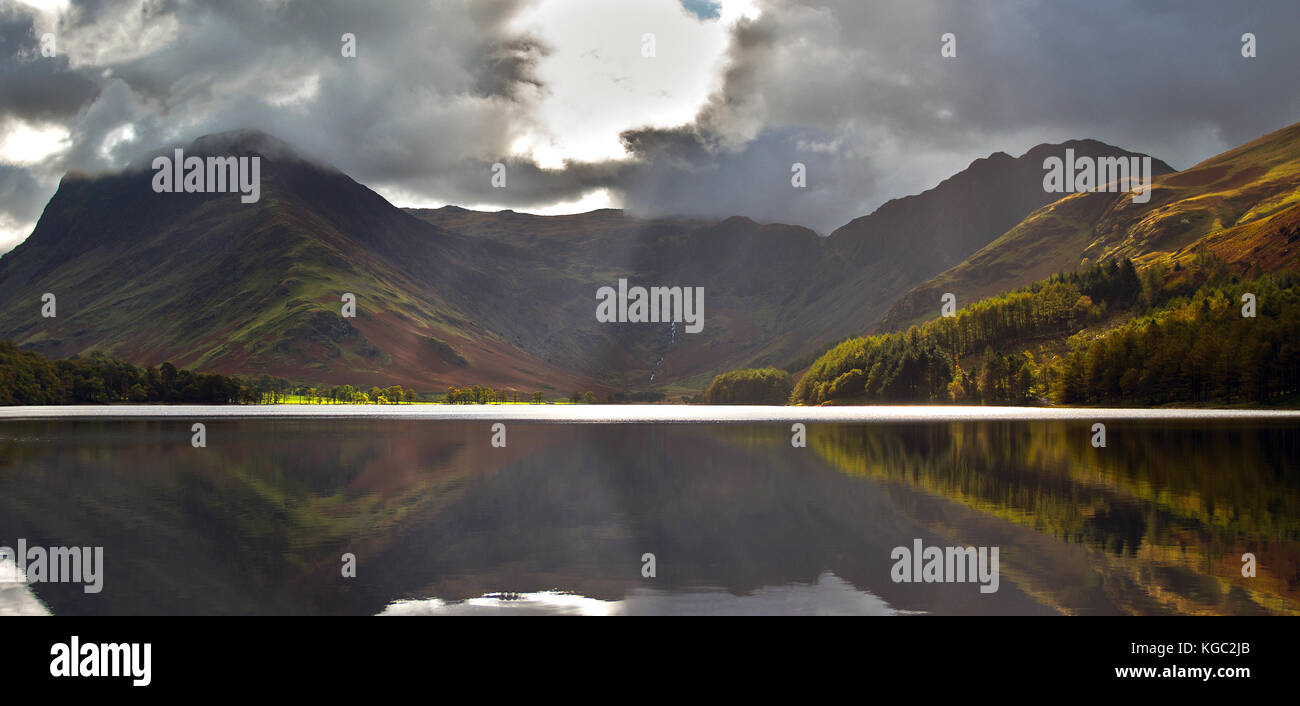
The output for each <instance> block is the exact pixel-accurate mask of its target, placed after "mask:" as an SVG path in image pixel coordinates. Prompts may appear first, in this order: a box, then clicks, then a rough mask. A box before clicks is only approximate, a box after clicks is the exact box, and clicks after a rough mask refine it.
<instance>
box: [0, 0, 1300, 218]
mask: <svg viewBox="0 0 1300 706" xmlns="http://www.w3.org/2000/svg"><path fill="white" fill-rule="evenodd" d="M664 1H665V2H669V1H671V0H664ZM530 4H531V3H530V2H529V0H475V1H474V2H468V3H465V2H454V1H452V0H444V1H434V2H429V1H427V0H402V1H393V2H383V3H361V2H353V1H350V0H279V1H268V2H256V3H254V2H247V3H245V2H227V1H214V2H194V1H183V0H176V1H174V2H154V1H147V2H142V1H141V0H98V1H96V2H75V3H74V5H73V9H72V10H71V11H70V12H68V13H65V14H64V15H63V16H62V17H61V19H60V21H59V25H58V27H57V31H58V34H59V43H60V52H61V53H60V56H58V57H56V58H54V59H49V58H43V57H40V56H39V51H38V47H37V42H38V37H37V36H36V29H35V26H34V23H33V22H34V21H33V19H32V17H33V15H32V14H31V12H30V11H29V10H26V9H23V8H22V7H20V6H18V5H15V4H14V3H13V2H12V0H0V42H3V45H0V57H2V58H3V64H2V65H0V88H2V89H3V92H0V120H5V121H6V123H5V124H6V125H7V124H8V121H10V119H21V120H24V121H29V122H32V121H35V122H53V123H56V124H58V125H62V126H63V127H65V128H66V129H68V130H69V131H70V133H71V148H70V149H68V150H66V151H65V152H62V153H60V154H59V156H58V157H57V158H55V159H52V160H50V161H49V162H48V163H45V164H40V165H32V166H29V167H21V168H16V169H19V170H20V171H21V170H26V172H27V176H28V177H29V180H30V179H34V180H35V182H34V183H39V184H41V185H43V187H44V188H45V189H46V192H45V194H44V196H43V197H39V198H38V200H41V199H43V198H47V197H48V194H49V191H50V190H52V189H53V185H54V183H55V181H56V180H57V177H58V176H59V175H60V174H62V173H63V171H65V170H68V169H82V170H96V169H106V168H113V167H117V166H121V165H122V164H123V163H125V161H127V160H128V159H131V158H134V157H136V156H138V155H139V154H140V153H142V152H144V151H146V150H148V149H153V148H155V147H158V146H161V145H164V144H168V143H173V142H181V141H188V140H190V139H193V138H195V137H197V136H199V135H202V134H205V133H215V132H223V131H227V130H232V129H237V128H255V129H260V130H263V131H265V132H268V133H270V134H272V135H275V136H277V137H279V138H281V139H284V140H286V141H288V142H289V143H291V144H293V145H294V146H295V147H296V148H297V149H298V150H300V151H301V152H303V153H304V154H308V155H311V156H313V157H315V158H317V159H319V160H321V161H324V162H328V163H330V164H333V165H335V166H337V167H338V168H340V169H342V170H343V171H345V172H347V173H348V174H350V175H352V176H354V177H355V178H357V179H358V180H359V181H361V182H363V183H366V184H368V185H370V186H373V187H376V188H381V189H386V190H388V191H389V192H390V193H400V194H407V195H409V196H410V197H411V198H413V199H426V200H438V201H445V202H451V203H465V204H481V203H497V204H502V205H505V206H513V207H521V208H527V207H537V206H543V205H549V204H553V203H556V202H560V201H573V200H576V199H578V198H580V197H581V196H582V195H583V194H584V193H586V192H588V191H590V190H592V189H598V188H606V189H609V190H610V191H611V192H612V193H613V194H614V195H615V196H616V197H617V198H619V199H621V200H622V201H623V202H624V203H626V205H628V206H629V207H630V208H633V209H634V210H636V211H638V212H643V213H648V214H669V213H690V214H696V215H713V216H719V217H723V216H728V215H733V214H740V215H747V216H750V217H753V218H756V219H759V220H773V221H786V222H793V223H799V224H802V225H808V226H811V227H814V228H816V229H818V230H821V231H823V232H827V231H829V230H831V229H833V228H834V227H836V226H838V225H841V224H843V223H845V222H847V221H848V220H850V219H852V218H854V217H856V216H859V215H862V214H863V213H865V212H867V211H869V210H871V209H873V208H875V207H876V206H878V205H879V204H880V203H882V202H883V201H885V200H886V199H888V198H891V197H897V196H903V195H906V194H909V193H915V192H918V191H921V190H924V189H926V188H929V187H931V186H933V185H934V184H936V183H938V182H939V181H941V180H942V179H943V178H945V177H947V176H949V175H951V174H952V173H954V172H956V171H958V170H960V169H962V168H964V167H965V166H966V165H968V164H969V163H970V162H971V161H972V160H974V159H976V158H979V157H983V156H987V155H988V154H989V153H991V152H994V151H1006V152H1010V153H1012V154H1020V153H1022V152H1024V151H1026V150H1027V149H1029V148H1030V147H1032V146H1033V145H1035V144H1038V143H1040V142H1059V141H1063V140H1066V139H1072V138H1096V139H1100V140H1103V141H1105V142H1109V143H1112V144H1116V145H1119V146H1122V147H1125V148H1129V149H1134V150H1139V151H1143V152H1147V153H1150V154H1153V155H1155V156H1157V157H1159V158H1162V159H1164V160H1165V161H1167V162H1169V163H1171V164H1173V165H1174V166H1175V167H1179V168H1185V167H1187V166H1190V165H1191V164H1192V163H1193V162H1195V161H1198V160H1200V159H1203V158H1205V157H1208V156H1211V155H1213V154H1215V153H1217V152H1219V151H1222V150H1223V149H1226V148H1229V147H1232V146H1235V145H1237V144H1240V143H1242V142H1245V141H1247V140H1250V139H1253V138H1255V137H1258V136H1260V135H1262V134H1264V133H1266V132H1269V131H1271V130H1274V129H1277V128H1279V127H1282V126H1284V125H1287V124H1290V123H1291V122H1294V121H1295V120H1296V119H1297V116H1298V115H1300V92H1297V91H1296V89H1295V80H1294V67H1295V66H1297V65H1300V41H1297V38H1296V36H1295V28H1296V27H1300V3H1297V2H1295V1H1294V0H1261V1H1256V2H1250V3H1220V2H1214V1H1211V0H1193V1H1180V2H1152V1H1149V0H1117V1H1115V2H1107V3H1097V2H1091V1H1089V2H1084V1H1083V0H1074V1H1070V2H1063V1H1060V0H1052V1H1048V0H1006V1H1001V2H978V3H976V2H969V0H930V1H928V2H926V1H919V2H918V1H917V0H874V1H873V2H861V0H820V1H819V0H808V1H805V2H797V3H796V2H792V1H787V0H762V2H760V6H761V9H762V12H761V14H760V15H759V16H758V17H757V19H754V20H742V21H740V22H738V23H737V24H736V25H735V26H734V27H733V29H732V32H731V43H730V47H729V49H728V53H727V56H726V62H725V65H724V66H723V67H722V68H721V74H720V76H719V87H718V89H717V90H716V91H715V92H714V94H713V95H711V96H710V97H709V99H708V100H707V101H706V102H705V104H704V105H703V106H702V107H701V109H700V110H699V112H698V115H697V116H696V117H695V119H694V120H692V121H691V122H690V123H689V124H685V125H677V126H667V127H664V126H657V127H643V128H635V129H631V130H628V131H627V132H626V133H624V134H623V136H622V140H623V144H624V146H625V148H626V150H627V152H628V155H629V158H628V159H626V160H616V161H611V162H606V163H573V162H570V163H567V164H566V165H565V166H564V167H563V168H560V169H542V168H540V167H539V166H538V165H536V164H534V163H531V162H529V161H528V160H526V159H519V158H511V157H509V156H508V155H510V154H511V153H512V146H513V144H514V141H515V140H516V138H518V137H520V136H521V135H524V134H528V133H533V134H536V133H543V134H544V133H545V126H544V125H539V124H538V120H539V118H538V117H537V114H538V112H537V105H538V96H540V95H544V94H545V93H546V92H547V91H548V90H551V88H550V87H548V86H546V85H545V83H544V82H543V81H542V80H541V79H539V78H538V71H537V67H538V64H539V62H541V61H543V60H544V59H545V57H546V56H547V53H548V52H550V51H554V50H555V49H556V48H554V47H548V46H546V43H545V41H544V40H543V39H542V38H538V37H533V36H529V35H527V34H526V33H521V32H520V31H518V30H515V29H512V28H511V24H512V21H513V20H514V19H515V18H516V17H517V16H518V14H519V12H520V11H521V9H523V8H524V7H525V6H527V5H530ZM681 5H682V7H683V8H684V11H687V12H691V13H692V14H694V15H695V16H696V17H699V18H702V19H710V18H712V17H714V16H716V15H717V12H718V10H717V7H716V4H715V3H712V2H700V1H698V0H685V1H683V2H681ZM608 29H609V28H603V27H592V28H591V31H594V32H597V31H607V30H608ZM624 29H627V28H624ZM634 29H635V28H634ZM345 32H346V33H352V34H354V35H355V36H356V41H357V58H355V59H347V58H343V57H342V56H341V53H340V46H341V42H340V37H341V35H342V34H343V33H345ZM947 32H951V33H953V34H955V35H956V39H957V57H956V58H952V59H946V58H942V57H941V56H940V52H939V50H940V37H941V35H943V34H944V33H947ZM1244 32H1253V33H1254V34H1255V35H1257V37H1258V57H1257V58H1254V59H1245V58H1242V57H1241V53H1240V48H1241V40H1240V37H1241V34H1242V33H1244ZM629 36H630V37H633V41H639V37H640V30H639V29H637V30H636V31H635V32H631V31H629ZM659 39H660V41H659V51H660V52H661V53H662V52H666V51H672V42H671V38H669V37H660V38H659ZM699 70H700V71H713V70H715V67H706V66H701V67H700V68H699ZM127 125H129V126H130V129H131V130H132V131H133V133H134V138H135V139H134V140H133V141H129V142H119V143H118V144H117V145H116V146H115V147H114V146H113V141H112V139H111V138H112V137H113V136H114V135H118V134H119V133H120V131H121V130H122V129H123V126H127ZM0 129H8V128H4V127H0ZM495 162H503V163H505V164H506V165H507V175H508V183H509V187H508V188H506V189H493V188H491V182H490V177H491V171H490V170H491V165H492V164H493V163H495ZM794 163H800V164H803V165H805V167H806V169H807V175H808V177H807V178H808V188H806V189H795V188H793V187H792V186H791V184H790V178H791V166H792V165H793V164H794ZM9 178H10V180H11V182H9V183H11V184H19V182H13V181H12V179H14V178H16V177H15V176H14V175H13V174H11V175H10V176H9ZM19 186H21V188H19ZM19 186H12V185H11V186H10V187H7V190H6V191H4V192H0V193H4V194H10V195H11V196H10V197H9V198H8V199H7V201H8V202H7V203H2V202H0V211H4V212H6V213H7V214H8V217H9V218H10V219H17V218H19V213H20V211H21V212H23V213H31V212H32V210H31V208H30V207H26V206H24V207H23V208H22V209H20V208H19V207H18V206H17V205H15V204H14V203H13V199H14V198H18V196H17V195H18V194H22V193H26V191H25V190H30V186H29V185H27V184H26V183H25V182H23V183H22V184H19ZM3 215H4V213H0V216H3Z"/></svg>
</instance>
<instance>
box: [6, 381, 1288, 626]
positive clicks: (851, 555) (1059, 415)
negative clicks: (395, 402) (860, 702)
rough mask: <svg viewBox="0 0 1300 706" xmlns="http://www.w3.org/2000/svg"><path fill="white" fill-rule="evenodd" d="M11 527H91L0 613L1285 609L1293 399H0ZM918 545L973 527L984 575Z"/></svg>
mask: <svg viewBox="0 0 1300 706" xmlns="http://www.w3.org/2000/svg"><path fill="white" fill-rule="evenodd" d="M195 422H201V423H202V424H204V427H205V428H204V435H205V443H206V446H205V447H202V448H195V447H194V446H193V445H192V443H191V440H192V437H193V435H194V432H193V431H192V425H193V424H194V423H195ZM794 422H801V423H803V424H805V426H806V446H803V447H796V446H792V444H791V438H792V435H793V434H792V430H791V424H792V423H794ZM1097 422H1101V423H1104V424H1105V426H1106V445H1105V446H1104V447H1096V446H1094V444H1093V441H1094V437H1095V436H1096V435H1095V433H1094V431H1093V426H1092V425H1093V424H1095V423H1097ZM496 423H501V424H503V425H504V439H501V438H499V432H500V428H498V431H497V432H494V430H493V424H496ZM494 436H497V437H498V438H497V441H498V442H499V443H500V442H502V441H503V442H504V446H500V445H494V444H493V440H494ZM20 539H22V540H23V541H24V542H25V544H26V545H27V546H29V547H32V546H38V547H102V548H103V557H104V563H103V572H102V577H101V578H102V590H101V591H99V592H98V593H87V592H86V591H85V590H84V585H83V584H82V583H74V582H68V583H50V582H36V583H26V582H23V581H21V580H11V581H8V582H5V581H3V580H2V579H0V615H3V614H28V613H41V614H44V613H53V614H69V615H123V614H125V615H146V614H183V615H191V614H197V615H243V614H329V615H336V614H337V615H344V614H348V615H350V614H362V615H365V614H384V615H460V614H587V615H591V614H594V615H617V614H625V615H630V614H827V615H832V614H834V615H840V614H851V615H889V614H916V613H935V614H999V615H1007V614H1014V615H1019V614H1031V615H1040V614H1278V613H1281V614H1295V613H1298V612H1300V417H1297V416H1296V415H1295V414H1293V413H1251V412H1234V413H1221V412H1207V411H1195V410H1180V411H1149V410H1095V409H1049V410H1031V409H1017V408H984V407H979V408H958V407H880V408H847V407H841V408H811V409H809V408H795V407H762V408H750V407H730V408H717V407H697V406H689V407H686V406H669V405H652V406H586V405H543V406H532V405H508V406H436V405H435V406H426V405H403V406H394V407H390V408H377V407H373V406H371V407H347V406H342V405H339V406H312V407H301V406H297V407H292V406H291V407H284V406H276V407H271V406H267V407H157V406H141V407H88V408H68V407H60V408H0V546H8V547H15V546H16V543H17V542H18V541H19V540H20ZM918 543H919V544H918ZM917 547H924V548H939V549H938V551H941V552H942V551H943V548H964V547H974V548H977V549H978V548H986V549H987V550H990V551H991V550H992V549H996V550H997V551H996V555H997V563H996V564H995V566H996V568H997V581H996V590H994V591H982V590H981V588H989V587H991V586H990V585H989V583H988V582H977V581H975V578H976V575H975V574H976V572H975V564H974V563H972V564H971V569H972V570H971V571H970V573H969V575H967V577H966V579H967V580H953V578H954V577H953V571H952V569H953V565H952V562H951V561H948V563H947V565H944V562H942V561H941V562H939V564H940V565H939V566H938V567H937V569H936V570H937V571H938V572H939V574H938V575H936V576H935V578H936V579H947V580H933V581H925V580H923V579H922V574H924V573H927V572H929V570H930V566H929V565H928V564H929V562H928V561H927V562H926V566H924V567H922V565H921V558H922V557H921V556H918V557H916V559H915V563H913V562H912V561H910V560H900V559H899V558H897V557H899V556H902V555H900V554H899V552H900V551H903V550H907V552H909V553H910V552H912V551H913V550H915V549H916V548H917ZM917 553H918V554H920V553H921V552H917ZM1247 553H1249V554H1251V555H1253V573H1254V575H1253V576H1249V577H1247V576H1243V575H1242V574H1243V565H1244V563H1245V562H1243V554H1247ZM973 554H974V553H972V554H971V555H962V554H960V553H958V557H959V558H958V561H957V568H961V564H962V561H963V560H962V559H961V557H962V556H973ZM345 555H351V557H353V558H352V559H347V558H346V557H345ZM650 555H653V556H652V557H650ZM949 555H951V552H949ZM903 565H905V566H903ZM346 567H354V568H355V576H344V575H343V574H344V569H345V568H346ZM9 568H10V569H12V568H13V567H12V565H11V566H10V567H9ZM985 568H988V567H985ZM913 569H915V571H914V572H913V571H912V570H913ZM900 571H906V572H908V573H912V574H913V578H915V579H916V580H911V579H908V578H904V579H903V580H896V579H898V578H899V573H900ZM11 573H12V571H11ZM29 573H30V571H29ZM647 574H652V575H647Z"/></svg>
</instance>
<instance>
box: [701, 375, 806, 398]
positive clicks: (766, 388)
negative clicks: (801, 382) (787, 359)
mask: <svg viewBox="0 0 1300 706" xmlns="http://www.w3.org/2000/svg"><path fill="white" fill-rule="evenodd" d="M793 388H794V379H793V378H791V377H790V373H787V372H786V371H784V370H777V369H776V368H747V369H744V370H732V371H731V372H726V373H722V374H721V375H718V376H717V377H714V378H713V381H712V382H710V383H709V386H708V387H706V388H705V389H704V401H705V402H707V403H709V404H785V403H786V401H787V400H788V399H789V398H790V391H791V390H792V389H793Z"/></svg>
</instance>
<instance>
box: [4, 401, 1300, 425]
mask: <svg viewBox="0 0 1300 706" xmlns="http://www.w3.org/2000/svg"><path fill="white" fill-rule="evenodd" d="M174 418H216V419H220V418H229V419H251V418H274V419H410V420H429V421H439V420H445V421H473V420H492V421H523V422H555V423H577V424H620V423H638V422H650V423H697V424H727V423H747V422H844V423H853V422H886V423H888V422H968V421H969V422H981V421H1030V422H1032V421H1070V420H1078V421H1099V420H1109V419H1114V420H1165V421H1167V420H1210V419H1224V420H1231V419H1249V420H1268V419H1278V420H1285V419H1295V420H1300V409H1294V410H1268V409H1210V408H1174V409H1170V408H1158V409H1136V408H1102V407H1000V406H999V407H994V406H980V405H970V406H959V405H873V406H854V407H850V406H833V407H792V406H764V405H733V406H728V405H663V404H648V405H549V404H547V405H532V404H484V405H443V404H409V405H407V404H403V405H344V404H330V405H302V404H283V405H116V406H115V405H48V406H12V407H0V421H3V420H33V419H174Z"/></svg>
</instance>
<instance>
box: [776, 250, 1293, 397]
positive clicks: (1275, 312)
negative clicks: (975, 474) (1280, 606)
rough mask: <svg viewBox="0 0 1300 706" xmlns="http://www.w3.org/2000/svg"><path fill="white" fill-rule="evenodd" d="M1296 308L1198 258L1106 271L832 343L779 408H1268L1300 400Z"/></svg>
mask: <svg viewBox="0 0 1300 706" xmlns="http://www.w3.org/2000/svg"><path fill="white" fill-rule="evenodd" d="M1245 293H1251V294H1254V295H1255V297H1256V300H1257V302H1258V311H1257V312H1256V316H1255V317H1253V318H1248V317H1245V316H1242V313H1241V306H1242V305H1243V304H1242V302H1241V296H1242V294H1245ZM1297 303H1300V276H1298V275H1297V274H1296V273H1294V272H1283V273H1277V274H1274V275H1266V276H1263V277H1259V278H1256V279H1253V280H1242V279H1241V278H1240V277H1239V276H1236V275H1234V274H1232V273H1231V272H1230V270H1229V269H1228V268H1227V267H1226V266H1224V265H1223V263H1221V262H1219V261H1217V260H1215V259H1213V258H1212V257H1208V256H1205V257H1199V258H1197V259H1196V260H1195V261H1194V263H1193V266H1192V267H1188V268H1184V267H1183V266H1182V265H1175V266H1174V267H1173V268H1169V267H1167V266H1152V267H1148V268H1147V269H1145V270H1143V272H1142V274H1141V275H1139V274H1138V273H1137V271H1136V269H1135V268H1134V266H1133V263H1132V262H1130V261H1128V260H1123V261H1112V262H1109V263H1105V264H1099V265H1095V266H1093V267H1090V268H1086V269H1084V270H1081V271H1079V272H1075V273H1069V274H1066V273H1061V274H1058V275H1055V276H1053V277H1051V278H1049V279H1046V280H1042V281H1039V282H1035V283H1034V284H1032V285H1030V286H1028V287H1025V288H1023V289H1020V290H1016V291H1013V292H1009V293H1006V294H1003V295H1001V296H997V297H992V298H989V299H985V300H983V301H980V302H977V303H976V304H973V305H971V306H969V307H967V308H966V309H963V310H961V311H959V312H958V313H957V314H956V316H953V317H944V318H939V319H935V320H932V321H929V322H926V323H925V324H923V325H921V326H913V327H911V328H909V329H908V330H907V331H904V332H896V333H890V334H884V335H877V336H868V337H860V338H852V339H849V340H846V341H843V342H841V343H840V344H838V345H836V346H834V347H832V348H831V349H830V350H829V351H827V352H826V353H825V354H823V355H822V356H821V357H820V358H818V359H817V360H816V361H815V362H814V363H813V364H812V366H811V367H810V368H809V370H808V372H807V374H805V375H804V376H803V377H802V378H801V379H800V380H799V381H798V383H797V384H796V385H795V386H794V389H793V391H792V393H791V395H790V401H791V402H793V403H796V404H822V403H825V402H831V401H836V400H842V401H850V400H853V401H881V402H943V401H952V402H961V403H976V402H982V403H1015V404H1025V403H1030V404H1042V403H1049V402H1050V403H1056V404H1101V403H1136V404H1146V405H1155V404H1165V403H1188V402H1190V403H1238V402H1241V403H1270V402H1277V401H1279V400H1282V399H1285V398H1288V397H1290V396H1294V395H1296V394H1300V382H1298V381H1297V375H1300V359H1298V358H1297V356H1298V355H1300V351H1298V350H1297V341H1300V335H1298V334H1300V321H1298V320H1297V316H1298V312H1300V308H1297V306H1296V305H1297ZM1103 322H1104V323H1103ZM1120 322H1122V323H1120ZM1107 325H1109V326H1111V328H1110V330H1107V331H1101V330H1100V329H1103V328H1105V327H1106V326H1107Z"/></svg>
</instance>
